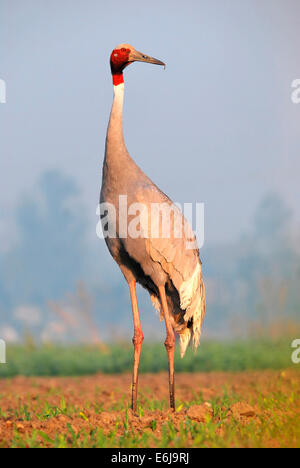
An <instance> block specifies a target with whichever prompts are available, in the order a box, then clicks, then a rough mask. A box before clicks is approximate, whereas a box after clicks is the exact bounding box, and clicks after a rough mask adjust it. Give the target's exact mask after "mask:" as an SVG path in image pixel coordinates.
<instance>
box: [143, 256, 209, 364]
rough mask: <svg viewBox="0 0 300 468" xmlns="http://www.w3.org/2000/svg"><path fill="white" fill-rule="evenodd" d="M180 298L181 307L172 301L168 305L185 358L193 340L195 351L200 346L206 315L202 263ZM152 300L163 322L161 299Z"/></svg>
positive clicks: (182, 287)
mask: <svg viewBox="0 0 300 468" xmlns="http://www.w3.org/2000/svg"><path fill="white" fill-rule="evenodd" d="M179 298H180V306H179V304H178V305H177V304H175V301H172V300H169V301H168V305H169V307H170V313H171V320H172V325H173V328H174V330H175V331H176V332H177V333H178V334H179V340H180V355H181V357H183V356H184V355H185V352H186V349H187V347H188V345H189V342H190V340H191V339H193V345H194V348H195V349H197V347H198V346H199V344H200V337H201V328H202V323H203V320H204V317H205V313H206V300H205V286H204V282H203V278H202V272H201V264H200V262H199V264H198V265H197V268H196V269H195V271H194V273H193V275H192V276H191V278H190V279H189V280H187V281H185V282H183V283H182V285H181V288H180V291H179ZM151 299H152V302H153V305H154V307H155V309H156V310H157V311H158V312H159V315H160V319H161V320H162V319H163V317H162V312H161V304H160V301H159V299H158V298H157V297H156V296H154V295H151ZM178 312H179V313H178Z"/></svg>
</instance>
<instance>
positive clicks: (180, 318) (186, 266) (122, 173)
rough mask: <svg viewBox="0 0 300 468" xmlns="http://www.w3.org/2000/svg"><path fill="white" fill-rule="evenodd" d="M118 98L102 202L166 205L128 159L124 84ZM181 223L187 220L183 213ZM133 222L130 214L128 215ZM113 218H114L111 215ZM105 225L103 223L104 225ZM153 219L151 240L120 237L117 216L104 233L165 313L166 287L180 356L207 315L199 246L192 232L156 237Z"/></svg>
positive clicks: (131, 276)
mask: <svg viewBox="0 0 300 468" xmlns="http://www.w3.org/2000/svg"><path fill="white" fill-rule="evenodd" d="M114 93H115V94H114V101H113V106H112V111H111V116H110V120H109V125H108V130H107V137H106V149H105V159H104V164H103V177H102V188H101V196H100V201H101V203H103V202H106V203H111V204H113V205H114V206H115V208H116V211H117V213H118V212H119V209H120V207H119V195H126V196H127V200H128V206H130V205H131V204H132V203H136V202H138V203H143V204H145V205H146V206H147V207H149V211H148V213H150V212H151V209H150V205H151V203H160V204H161V203H166V204H167V205H168V206H170V207H171V206H173V204H172V201H171V200H170V199H169V198H168V197H167V196H166V195H165V194H164V193H163V192H162V191H161V190H160V189H159V188H158V187H157V186H156V185H155V184H154V183H153V182H152V181H151V180H150V179H149V177H148V176H147V175H146V174H145V173H144V172H143V171H142V170H141V169H140V168H139V167H138V166H137V164H136V163H135V162H134V161H133V159H132V158H131V157H130V155H129V153H128V151H127V149H126V146H125V142H124V137H123V129H122V110H123V94H124V85H123V84H120V85H118V86H115V87H114ZM180 216H181V217H182V223H184V222H186V221H185V220H184V218H183V216H182V215H180ZM129 220H130V217H129ZM111 222H114V220H112V219H111ZM104 228H105V227H104ZM151 232H152V231H151V219H150V218H149V232H148V237H147V238H138V239H132V238H131V237H130V236H129V237H127V238H121V237H120V236H119V234H120V226H119V221H118V217H117V221H116V233H117V236H116V238H110V237H106V243H107V246H108V249H109V251H110V253H111V255H112V256H113V258H114V259H115V261H116V262H117V263H118V265H119V266H120V269H121V271H122V273H123V274H124V276H125V278H126V280H127V282H128V283H130V281H132V280H136V281H137V282H138V283H139V284H141V285H142V286H143V287H144V288H145V289H147V290H148V291H149V293H150V295H151V299H152V301H153V303H154V305H155V307H156V309H157V310H159V311H161V301H160V296H159V292H158V286H159V285H162V284H163V285H165V287H166V296H167V302H168V306H169V311H170V316H171V322H172V326H173V328H174V330H175V331H176V332H177V333H178V334H179V337H180V345H181V355H182V356H183V355H184V353H185V350H186V347H187V345H188V343H189V341H190V338H191V337H193V341H194V345H195V347H197V346H198V344H199V340H200V333H201V326H202V322H203V319H204V315H205V287H204V283H203V279H202V271H201V261H200V257H199V250H198V248H197V246H195V248H194V249H187V248H186V242H187V241H191V240H194V241H195V238H194V234H193V233H192V230H191V229H190V232H189V233H187V234H185V236H184V237H183V238H175V237H174V235H172V236H171V238H161V237H160V238H155V237H153V236H151Z"/></svg>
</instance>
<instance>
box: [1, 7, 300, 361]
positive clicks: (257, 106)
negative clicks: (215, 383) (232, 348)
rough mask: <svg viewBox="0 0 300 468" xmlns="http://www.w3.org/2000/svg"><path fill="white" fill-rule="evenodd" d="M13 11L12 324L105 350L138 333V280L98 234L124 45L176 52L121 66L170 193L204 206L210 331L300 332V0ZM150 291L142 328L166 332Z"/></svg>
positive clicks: (4, 154)
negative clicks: (156, 62) (116, 70)
mask: <svg viewBox="0 0 300 468" xmlns="http://www.w3.org/2000/svg"><path fill="white" fill-rule="evenodd" d="M0 8H1V16H0V64H1V67H0V78H1V79H2V80H5V83H6V88H7V89H6V93H7V95H6V104H0V119H1V123H0V152H1V161H0V185H1V193H2V196H1V198H0V338H2V339H4V340H6V342H7V343H18V342H22V341H24V339H25V340H31V341H32V342H34V343H46V344H47V343H48V344H49V343H60V344H66V343H69V344H77V343H89V344H100V346H103V347H105V344H106V345H107V344H109V343H114V342H120V341H122V340H127V339H128V340H129V337H131V336H132V333H133V332H132V317H131V309H130V302H129V294H128V291H127V286H126V284H125V281H124V280H123V277H122V275H121V273H120V272H119V269H118V267H117V266H116V265H115V264H114V262H113V260H112V259H111V257H110V255H109V253H108V251H107V249H106V246H105V245H104V241H103V240H100V239H98V238H97V236H96V224H97V222H98V219H97V216H96V208H97V204H98V198H99V192H100V185H101V172H102V161H103V153H104V141H105V133H106V127H107V122H108V118H109V112H110V107H111V102H112V84H111V76H110V69H109V55H110V53H111V50H112V49H113V48H114V47H115V46H116V45H117V44H119V43H122V42H127V43H130V44H132V45H133V46H134V47H136V49H137V50H140V51H142V52H144V53H146V54H149V55H152V56H154V57H157V58H159V59H161V60H163V61H165V62H166V63H167V68H166V70H165V71H163V70H162V69H160V68H157V67H151V66H147V65H144V64H141V63H137V64H134V65H132V66H131V67H129V68H128V69H126V71H125V83H126V96H125V110H124V113H125V115H124V127H125V138H126V142H127V147H128V149H129V152H130V153H131V155H132V156H133V157H134V159H135V160H136V162H137V163H138V164H139V165H140V166H141V167H142V169H143V170H144V171H145V172H146V173H147V174H148V175H149V176H150V177H151V178H152V180H153V181H154V182H155V183H156V184H157V185H158V186H159V187H160V188H161V189H162V190H163V191H164V192H166V193H168V195H169V196H170V197H171V198H172V199H173V201H176V202H180V203H184V202H186V203H188V202H193V203H195V202H204V203H205V245H204V247H203V249H202V251H201V257H202V260H203V271H204V275H205V281H206V285H207V317H206V320H205V324H204V331H203V336H204V337H205V339H207V340H208V339H211V340H214V341H215V342H221V341H224V340H236V339H239V340H240V339H242V338H249V336H255V337H256V338H257V337H266V336H267V337H269V338H274V339H277V338H279V337H280V336H282V335H286V336H290V337H293V338H296V337H297V336H296V333H297V330H299V322H300V289H299V282H300V247H299V246H300V205H299V172H300V158H299V154H300V152H299V150H300V134H299V124H300V104H298V105H297V104H295V103H293V102H292V99H291V94H292V91H293V90H292V87H291V86H292V82H293V80H295V79H297V78H300V68H299V50H298V49H299V48H298V44H299V39H300V31H299V21H298V20H299V17H300V4H299V2H298V0H263V1H261V0H260V1H259V0H244V1H243V2H241V1H240V0H229V1H227V2H222V1H220V0H212V1H207V0H198V1H195V0H193V1H191V0H187V1H185V2H174V1H172V2H171V1H169V0H167V1H165V2H160V1H156V0H154V1H152V2H144V1H139V2H138V1H127V2H121V1H119V0H116V1H114V2H104V1H100V0H72V1H71V0H59V1H58V0H53V1H51V2H46V1H41V0H27V1H26V2H24V1H21V0H14V1H13V2H11V1H9V0H1V1H0ZM139 297H140V309H141V315H142V324H143V330H144V335H145V341H146V343H147V342H148V343H150V342H154V341H160V340H162V339H163V338H162V337H163V336H164V325H163V324H161V323H160V322H159V320H158V318H157V316H156V314H155V312H154V310H153V309H152V305H151V302H150V299H149V297H148V295H147V294H145V293H144V292H143V291H142V290H139ZM129 345H130V343H129ZM103 349H104V348H103ZM288 352H289V350H288Z"/></svg>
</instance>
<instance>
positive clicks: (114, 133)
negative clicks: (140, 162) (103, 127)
mask: <svg viewBox="0 0 300 468" xmlns="http://www.w3.org/2000/svg"><path fill="white" fill-rule="evenodd" d="M123 102H124V83H122V84H119V85H118V86H114V99H113V105H112V109H111V113H110V119H109V123H108V128H107V134H106V151H105V160H106V163H107V164H108V165H111V166H113V165H114V162H116V163H118V162H119V163H120V159H128V158H130V156H129V154H128V152H127V149H126V146H125V142H124V136H123V122H122V117H123Z"/></svg>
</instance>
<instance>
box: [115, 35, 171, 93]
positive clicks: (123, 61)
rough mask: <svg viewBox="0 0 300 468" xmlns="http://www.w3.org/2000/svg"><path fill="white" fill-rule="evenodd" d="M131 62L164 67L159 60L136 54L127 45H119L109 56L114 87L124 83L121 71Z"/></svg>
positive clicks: (136, 52) (132, 48)
mask: <svg viewBox="0 0 300 468" xmlns="http://www.w3.org/2000/svg"><path fill="white" fill-rule="evenodd" d="M132 62H147V63H154V64H156V65H164V66H165V64H164V63H163V62H161V61H160V60H157V59H155V58H153V57H148V55H145V54H142V53H141V52H138V51H137V50H135V48H134V47H132V46H131V45H129V44H120V45H119V46H117V47H116V48H115V49H114V50H113V51H112V53H111V56H110V68H111V73H112V77H113V84H114V85H115V86H117V85H119V84H121V83H124V79H123V70H124V68H126V67H127V66H128V65H130V63H132Z"/></svg>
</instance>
